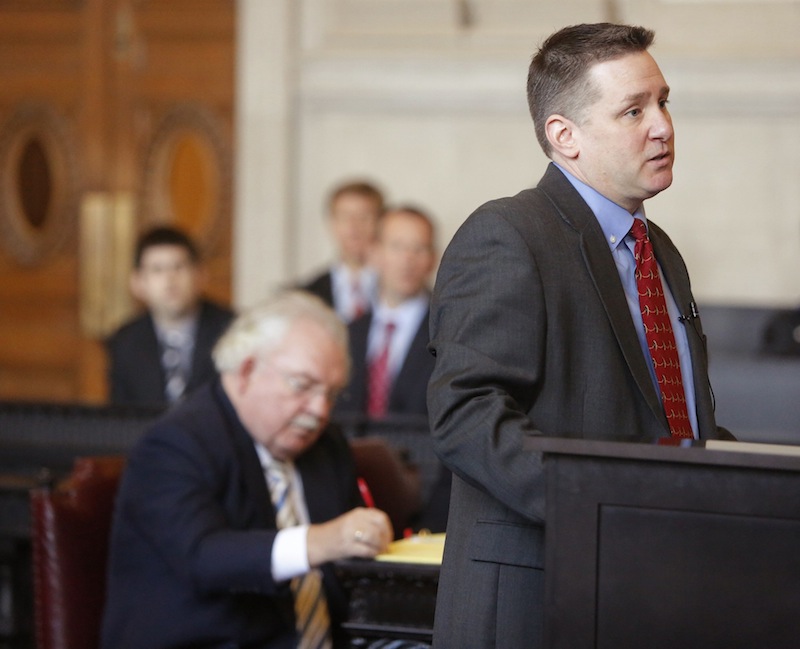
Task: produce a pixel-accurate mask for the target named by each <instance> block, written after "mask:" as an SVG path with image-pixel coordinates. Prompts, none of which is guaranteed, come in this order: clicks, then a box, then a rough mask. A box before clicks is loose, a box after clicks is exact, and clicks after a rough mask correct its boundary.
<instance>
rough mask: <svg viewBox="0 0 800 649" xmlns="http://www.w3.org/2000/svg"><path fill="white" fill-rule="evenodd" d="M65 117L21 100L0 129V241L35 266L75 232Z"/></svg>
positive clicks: (73, 172)
mask: <svg viewBox="0 0 800 649" xmlns="http://www.w3.org/2000/svg"><path fill="white" fill-rule="evenodd" d="M74 151H75V148H74V143H73V141H72V139H71V137H70V136H69V135H68V128H67V125H66V122H65V120H64V118H62V117H61V116H60V115H59V114H58V113H57V112H56V110H55V109H53V108H52V107H50V106H47V105H45V104H39V103H37V104H22V105H20V106H18V107H17V108H16V109H15V110H14V111H13V112H12V114H11V116H10V117H9V119H8V120H7V121H6V122H5V123H4V124H3V125H2V127H1V128H0V174H2V176H1V177H0V241H2V245H3V246H4V247H5V249H6V250H7V251H8V253H9V254H10V255H11V256H12V257H13V258H14V259H15V260H17V261H18V262H19V263H21V264H24V265H34V264H37V263H41V262H42V260H43V259H44V258H45V257H46V256H47V255H48V254H50V253H51V252H53V251H54V250H56V249H58V248H59V247H60V246H61V245H62V244H63V243H64V242H65V241H66V240H67V238H68V236H69V235H70V234H71V233H72V232H74V229H75V228H74V224H75V222H76V218H77V196H78V181H77V163H76V160H75V157H76V156H75V153H74Z"/></svg>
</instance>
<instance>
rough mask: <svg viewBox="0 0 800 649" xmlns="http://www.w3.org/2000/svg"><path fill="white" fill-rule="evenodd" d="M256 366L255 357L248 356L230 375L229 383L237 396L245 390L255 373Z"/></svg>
mask: <svg viewBox="0 0 800 649" xmlns="http://www.w3.org/2000/svg"><path fill="white" fill-rule="evenodd" d="M256 365H257V361H256V359H255V357H253V356H248V357H247V358H245V359H244V360H243V361H242V363H241V365H239V367H237V368H236V370H235V371H233V372H231V373H230V375H231V381H232V383H233V386H234V389H235V390H236V392H237V394H241V393H242V392H243V391H244V390H246V389H247V386H248V385H249V384H250V380H251V378H252V376H253V373H254V372H255V369H256Z"/></svg>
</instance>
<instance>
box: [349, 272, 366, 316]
mask: <svg viewBox="0 0 800 649" xmlns="http://www.w3.org/2000/svg"><path fill="white" fill-rule="evenodd" d="M350 294H351V295H352V297H353V318H352V319H353V320H355V319H356V318H360V317H361V316H362V315H364V313H366V310H367V309H366V304H365V302H366V300H365V299H364V292H363V291H362V290H361V282H359V280H358V278H357V277H356V278H353V281H352V283H351V285H350Z"/></svg>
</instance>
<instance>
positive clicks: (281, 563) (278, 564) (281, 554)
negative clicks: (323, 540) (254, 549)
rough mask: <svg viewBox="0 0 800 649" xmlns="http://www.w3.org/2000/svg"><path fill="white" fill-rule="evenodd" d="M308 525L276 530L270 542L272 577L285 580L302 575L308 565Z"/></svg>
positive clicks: (306, 570) (307, 568) (276, 579)
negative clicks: (271, 542) (272, 540)
mask: <svg viewBox="0 0 800 649" xmlns="http://www.w3.org/2000/svg"><path fill="white" fill-rule="evenodd" d="M307 539H308V525H298V526H296V527H287V528H285V529H282V530H278V534H277V536H276V537H275V542H274V543H273V544H272V578H273V579H274V580H275V581H286V580H288V579H292V578H293V577H299V576H300V575H304V574H306V573H307V572H308V570H309V565H308V550H307Z"/></svg>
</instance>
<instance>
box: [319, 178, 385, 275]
mask: <svg viewBox="0 0 800 649" xmlns="http://www.w3.org/2000/svg"><path fill="white" fill-rule="evenodd" d="M379 216H380V214H379V208H378V206H377V205H376V204H375V201H374V200H372V199H370V198H368V197H366V196H362V195H361V194H350V193H345V194H342V195H341V196H339V197H338V198H337V199H336V201H335V202H334V203H333V205H332V206H331V214H330V219H331V220H330V223H331V231H332V232H333V237H334V239H335V240H336V245H337V246H338V248H339V253H340V255H341V257H342V259H343V260H344V261H345V262H346V263H349V264H352V265H356V266H360V265H362V264H364V263H366V261H367V256H368V255H369V252H370V248H371V247H372V244H373V243H374V241H375V230H376V227H377V224H378V217H379Z"/></svg>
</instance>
